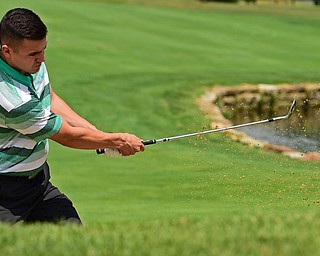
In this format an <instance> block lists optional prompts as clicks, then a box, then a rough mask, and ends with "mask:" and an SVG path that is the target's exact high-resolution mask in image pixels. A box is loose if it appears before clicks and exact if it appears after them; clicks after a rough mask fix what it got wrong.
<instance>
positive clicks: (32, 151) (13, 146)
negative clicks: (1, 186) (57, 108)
mask: <svg viewBox="0 0 320 256" xmlns="http://www.w3.org/2000/svg"><path fill="white" fill-rule="evenodd" d="M61 125H62V119H61V117H59V116H57V115H55V114H54V113H52V112H50V82H49V77H48V73H47V69H46V66H45V64H44V63H42V64H41V67H40V70H39V71H38V72H37V73H35V74H31V75H27V76H25V75H23V74H22V73H20V72H18V71H17V70H16V69H14V68H12V67H11V66H9V65H8V64H7V63H5V62H4V61H3V60H2V59H0V174H8V175H14V176H29V175H32V174H34V173H37V172H38V171H40V170H41V168H42V167H43V165H44V164H45V162H46V160H47V156H48V152H49V143H48V138H49V137H50V136H52V135H54V134H55V133H57V132H58V131H59V129H60V128H61Z"/></svg>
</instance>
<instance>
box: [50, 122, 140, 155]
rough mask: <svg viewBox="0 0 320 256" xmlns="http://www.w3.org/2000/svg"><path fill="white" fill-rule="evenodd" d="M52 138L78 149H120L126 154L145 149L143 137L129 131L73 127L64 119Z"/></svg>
mask: <svg viewBox="0 0 320 256" xmlns="http://www.w3.org/2000/svg"><path fill="white" fill-rule="evenodd" d="M50 139H52V140H54V141H56V142H58V143H59V144H62V145H64V146H67V147H71V148H77V149H93V150H94V149H99V148H113V149H118V150H119V152H120V153H121V154H122V155H124V156H129V155H134V154H135V153H137V152H139V151H144V145H143V143H142V142H141V139H140V138H138V137H136V136H135V135H133V134H128V133H106V132H102V131H99V130H94V129H90V128H83V127H73V126H71V125H69V124H68V123H67V122H65V121H63V122H62V126H61V128H60V130H59V132H58V133H56V134H55V135H53V136H51V137H50Z"/></svg>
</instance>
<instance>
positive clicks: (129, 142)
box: [0, 8, 144, 223]
mask: <svg viewBox="0 0 320 256" xmlns="http://www.w3.org/2000/svg"><path fill="white" fill-rule="evenodd" d="M46 35H47V28H46V26H45V24H44V23H43V22H42V21H41V19H40V18H39V17H38V16H37V15H36V14H35V13H34V12H32V11H31V10H28V9H23V8H16V9H13V10H10V11H8V12H7V13H6V14H5V15H4V17H3V18H2V20H1V24H0V42H1V51H0V221H5V222H9V223H16V222H19V221H24V222H35V221H43V222H60V221H67V222H75V223H81V220H80V218H79V216H78V213H77V211H76V210H75V208H74V207H73V205H72V202H71V201H70V200H69V199H68V198H67V197H66V196H65V195H64V194H62V193H61V192H60V191H59V190H58V189H57V188H56V187H54V186H53V185H52V184H51V183H50V181H49V179H50V172H49V166H48V164H47V162H46V160H47V155H48V139H52V140H54V141H56V142H58V143H60V144H62V145H64V146H68V147H72V148H77V149H92V150H95V149H99V148H111V149H117V150H119V152H120V153H121V154H122V155H124V156H129V155H133V154H135V153H136V152H139V151H143V150H144V146H143V144H142V142H141V139H140V138H138V137H136V136H134V135H132V134H127V133H105V132H102V131H99V130H98V129H97V128H96V127H95V126H93V125H92V124H91V123H89V122H88V121H86V120H85V119H83V118H82V117H80V116H79V115H78V114H76V113H75V112H74V111H73V110H72V109H71V108H70V107H69V106H68V105H67V104H66V103H65V102H64V101H63V100H62V99H61V98H60V97H59V96H58V95H57V94H55V92H54V91H53V89H52V88H51V86H50V82H49V78H48V73H47V70H46V66H45V64H44V62H45V54H44V53H45V49H46V46H47V38H46Z"/></svg>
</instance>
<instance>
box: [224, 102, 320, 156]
mask: <svg viewBox="0 0 320 256" xmlns="http://www.w3.org/2000/svg"><path fill="white" fill-rule="evenodd" d="M289 107H290V103H289V104H288V106H287V107H285V106H278V107H277V106H273V107H272V108H270V107H260V108H258V107H248V106H246V107H242V106H241V105H240V106H238V107H236V108H235V106H234V107H233V108H231V107H226V106H225V107H224V108H222V112H223V114H224V116H225V117H226V118H227V119H229V120H231V121H232V123H233V124H242V123H248V122H253V121H259V120H263V119H268V118H271V117H277V116H283V115H286V114H287V113H288V109H289ZM238 130H239V131H242V132H244V133H246V134H247V135H249V136H251V137H253V138H255V139H257V140H263V141H267V142H269V143H271V144H274V145H283V146H287V147H289V148H292V149H294V150H297V151H299V152H303V153H308V152H320V102H319V104H315V105H310V104H308V102H305V101H304V102H299V101H298V103H297V106H296V110H295V112H294V113H293V115H292V116H291V117H290V119H284V120H281V121H277V122H273V123H266V124H261V125H255V126H249V127H244V128H240V129H238Z"/></svg>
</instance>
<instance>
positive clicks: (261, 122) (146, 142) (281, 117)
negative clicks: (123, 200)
mask: <svg viewBox="0 0 320 256" xmlns="http://www.w3.org/2000/svg"><path fill="white" fill-rule="evenodd" d="M296 104H297V101H296V100H293V102H292V105H291V107H290V109H289V112H288V114H287V115H285V116H279V117H273V118H269V119H265V120H261V121H256V122H251V123H245V124H239V125H233V126H228V127H224V128H217V129H213V130H206V131H202V132H194V133H188V134H183V135H178V136H172V137H168V138H162V139H154V140H145V141H142V143H143V144H144V145H151V144H156V143H159V142H165V141H171V140H179V139H183V138H188V137H192V136H199V135H204V134H208V133H214V132H222V131H227V130H231V129H237V128H242V127H246V126H251V125H256V124H263V123H270V122H274V121H279V120H282V119H288V118H289V117H290V116H291V115H292V113H293V111H294V108H295V106H296ZM109 150H114V149H97V150H96V152H97V154H106V152H107V151H109ZM116 151H118V150H116ZM118 154H120V153H119V152H118ZM107 155H108V154H107ZM110 156H114V153H111V155H110Z"/></svg>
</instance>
